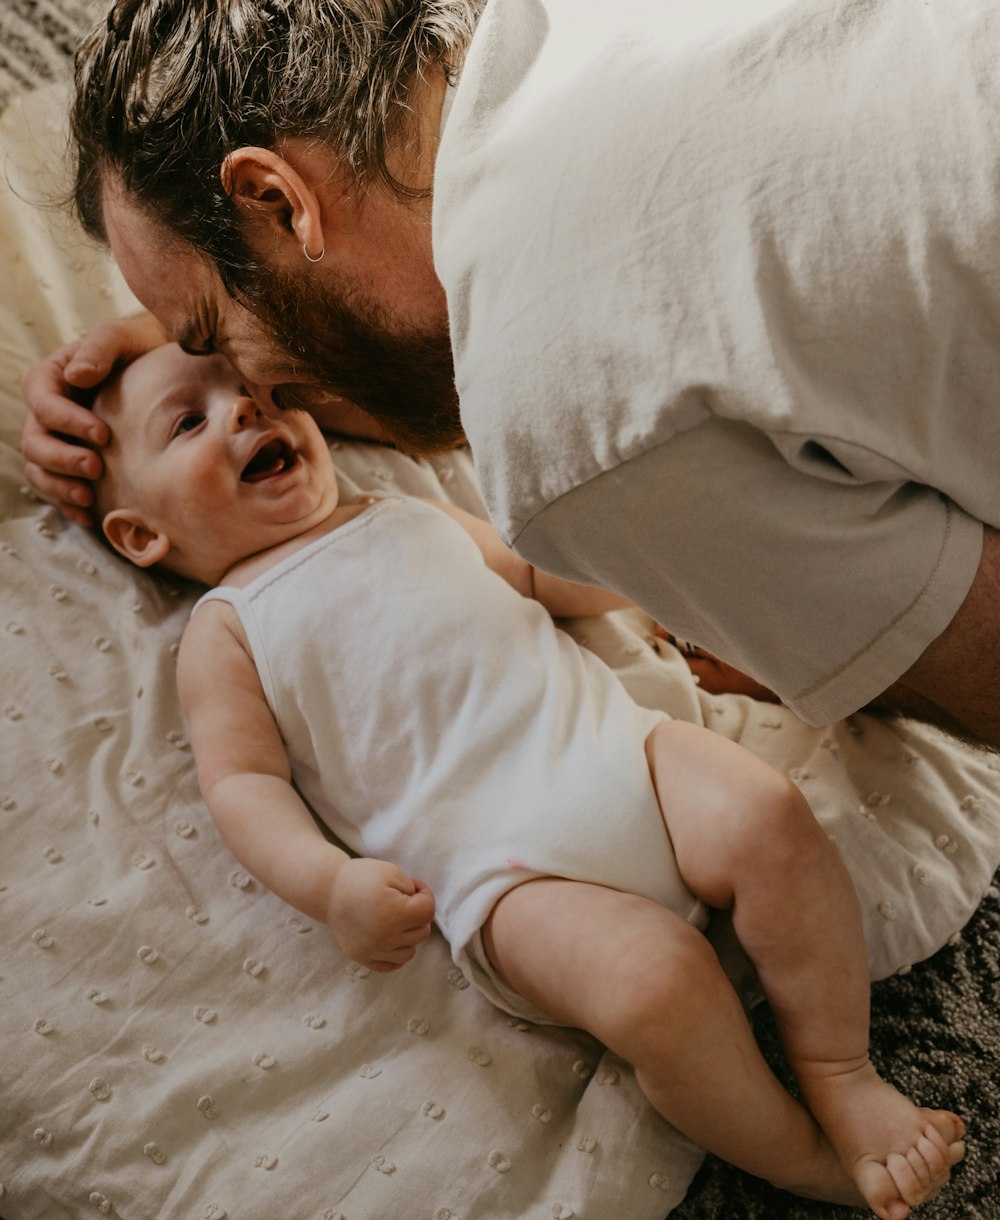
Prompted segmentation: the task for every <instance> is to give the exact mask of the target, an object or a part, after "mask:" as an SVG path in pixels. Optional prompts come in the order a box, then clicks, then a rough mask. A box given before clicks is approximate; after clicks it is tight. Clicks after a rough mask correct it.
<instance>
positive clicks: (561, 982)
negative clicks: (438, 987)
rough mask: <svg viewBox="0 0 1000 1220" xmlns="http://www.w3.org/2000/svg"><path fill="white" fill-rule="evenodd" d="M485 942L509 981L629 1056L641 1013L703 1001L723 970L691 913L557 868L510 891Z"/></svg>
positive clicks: (494, 916) (495, 965)
mask: <svg viewBox="0 0 1000 1220" xmlns="http://www.w3.org/2000/svg"><path fill="white" fill-rule="evenodd" d="M483 945H484V948H485V950H486V953H487V955H488V957H489V960H490V964H491V965H492V966H493V969H494V970H495V971H496V972H497V973H498V974H499V975H500V977H501V979H502V980H503V982H505V983H506V984H507V986H508V987H510V988H511V989H512V990H514V991H516V992H517V993H518V994H519V995H520V996H522V997H523V998H524V999H526V1000H527V1001H528V1002H529V1003H530V1004H532V1005H533V1006H534V1007H535V1008H537V1009H540V1010H541V1011H542V1012H544V1013H548V1014H549V1016H551V1017H553V1018H554V1019H555V1020H557V1021H561V1022H563V1023H564V1024H566V1025H572V1026H577V1027H579V1028H581V1029H586V1030H588V1031H589V1032H590V1033H592V1034H593V1035H594V1036H595V1037H597V1038H599V1039H600V1040H601V1041H602V1042H604V1043H606V1044H607V1045H608V1046H610V1047H612V1049H616V1050H618V1051H619V1053H622V1054H625V1055H626V1057H631V1056H630V1055H629V1053H628V1052H629V1050H631V1047H629V1046H627V1045H626V1043H627V1041H628V1040H629V1038H630V1037H631V1031H633V1030H634V1028H635V1026H636V1024H637V1023H641V1022H642V1015H641V1014H643V1013H645V1012H647V1011H652V1012H658V1013H664V1012H670V1011H675V1012H676V1011H677V1006H678V1005H687V1004H688V1003H689V1002H695V1000H696V997H697V995H698V992H699V988H698V986H697V980H698V978H699V977H701V976H702V975H703V974H705V973H706V972H708V971H712V970H714V969H717V962H716V960H715V955H714V953H713V951H712V948H711V946H710V945H709V943H708V941H707V940H706V939H705V937H704V936H703V935H702V934H701V933H700V932H699V931H698V930H697V929H696V928H695V927H693V926H692V925H691V924H690V923H688V921H687V920H686V919H684V918H683V917H682V916H680V915H677V914H675V913H674V912H673V911H670V910H668V909H667V908H666V907H663V906H661V905H660V904H659V903H657V902H653V901H651V900H650V899H648V898H642V897H640V896H638V895H636V894H629V893H623V892H622V891H620V890H613V889H610V888H608V887H606V886H602V885H592V884H589V883H585V882H580V881H569V880H565V879H562V878H557V877H543V878H540V879H537V880H534V881H528V882H525V883H524V884H523V885H519V886H517V887H516V888H515V889H512V890H509V891H508V892H507V893H506V894H504V896H503V897H502V898H501V899H500V900H499V901H498V902H497V904H496V906H495V907H494V908H493V911H492V912H491V914H490V917H489V919H488V920H487V922H486V924H485V925H484V927H483Z"/></svg>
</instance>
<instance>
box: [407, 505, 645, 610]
mask: <svg viewBox="0 0 1000 1220" xmlns="http://www.w3.org/2000/svg"><path fill="white" fill-rule="evenodd" d="M430 503H432V504H433V505H434V507H435V508H439V509H440V510H441V511H442V512H443V513H447V514H448V516H449V517H452V518H454V520H455V521H457V522H458V524H459V525H461V526H462V527H463V529H465V530H466V532H467V533H468V534H469V535H470V536H471V537H472V540H473V542H475V543H476V544H477V545H478V546H479V549H480V550H481V551H482V553H483V559H484V560H485V561H486V564H487V566H488V567H490V568H492V569H493V571H494V572H496V573H497V574H498V575H499V576H502V577H503V578H504V580H506V581H507V583H508V584H511V585H513V586H514V588H515V589H517V591H518V592H519V593H523V594H524V596H525V597H533V598H534V599H535V600H536V601H538V602H541V604H542V605H543V606H544V607H545V609H546V610H548V612H549V614H551V615H552V616H553V617H554V618H585V617H587V616H588V615H591V614H603V613H604V612H605V610H622V609H625V608H627V607H628V606H631V605H632V604H633V603H632V602H631V601H629V599H628V598H627V597H622V595H621V594H620V593H612V592H611V590H610V589H598V588H595V587H593V586H592V585H579V584H576V583H575V582H573V581H571V580H563V578H562V577H561V576H553V575H552V574H551V573H549V572H545V571H543V570H542V569H541V568H536V567H535V566H534V565H533V564H530V563H528V561H527V560H526V559H522V558H521V556H520V555H518V554H516V553H515V552H514V551H512V550H511V549H510V547H509V546H507V545H505V543H503V542H502V541H501V539H500V536H499V534H498V533H497V532H496V530H495V529H494V528H493V526H492V525H490V523H489V522H488V521H482V520H480V518H479V517H474V516H473V515H472V513H467V512H465V511H464V510H463V509H461V508H456V507H455V505H453V504H445V503H443V502H442V501H440V500H433V501H430Z"/></svg>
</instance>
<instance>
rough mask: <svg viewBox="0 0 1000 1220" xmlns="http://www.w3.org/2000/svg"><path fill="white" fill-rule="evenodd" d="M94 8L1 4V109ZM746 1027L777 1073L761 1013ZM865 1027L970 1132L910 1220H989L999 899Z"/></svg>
mask: <svg viewBox="0 0 1000 1220" xmlns="http://www.w3.org/2000/svg"><path fill="white" fill-rule="evenodd" d="M914 2H916V0H914ZM101 6H102V0H78V2H75V3H74V2H72V0H0V108H2V105H3V104H4V103H5V102H6V101H7V100H8V99H9V98H10V97H12V96H13V95H14V94H15V93H17V92H18V91H20V90H24V89H28V88H33V87H36V86H38V85H41V84H44V83H46V82H48V81H51V80H55V79H59V78H60V77H62V76H64V75H65V74H66V73H67V72H68V71H69V56H70V54H71V51H72V47H73V45H74V42H75V40H76V38H77V37H78V36H79V34H80V33H81V32H82V31H83V30H84V29H85V28H86V24H87V22H88V20H89V19H90V17H91V16H92V14H93V13H94V12H95V11H98V10H99V9H100V8H101ZM757 1025H758V1027H759V1036H760V1041H761V1045H762V1046H763V1047H764V1049H765V1052H766V1053H767V1055H768V1057H769V1059H770V1060H771V1062H772V1063H773V1064H774V1065H775V1067H776V1069H777V1070H779V1073H780V1070H781V1059H780V1055H779V1054H778V1053H777V1049H776V1043H775V1038H774V1029H773V1026H772V1024H771V1023H770V1021H769V1019H768V1014H767V1013H766V1011H765V1012H763V1013H762V1014H761V1015H760V1016H759V1017H758V1019H757ZM872 1026H873V1028H872V1040H873V1053H874V1057H875V1059H876V1062H877V1064H878V1066H879V1068H880V1070H881V1071H882V1072H883V1074H884V1075H885V1076H886V1077H887V1078H888V1079H889V1080H891V1081H892V1082H893V1083H894V1084H896V1085H897V1086H898V1087H900V1088H902V1089H903V1090H904V1091H905V1092H906V1093H908V1094H909V1095H910V1096H912V1097H914V1098H916V1099H917V1100H919V1101H920V1102H921V1103H922V1104H925V1105H931V1106H941V1107H945V1108H948V1109H952V1110H955V1111H956V1112H957V1113H959V1114H961V1115H962V1116H963V1118H964V1119H965V1120H966V1122H967V1124H968V1127H969V1141H968V1142H969V1152H968V1157H967V1159H966V1161H965V1162H964V1163H963V1164H962V1165H961V1166H960V1167H959V1169H958V1170H957V1172H956V1173H955V1175H954V1180H953V1184H952V1185H951V1187H949V1189H948V1191H947V1192H946V1193H945V1194H944V1195H942V1196H941V1198H940V1199H938V1200H936V1201H935V1202H933V1203H929V1204H927V1205H925V1206H924V1207H923V1208H921V1209H920V1210H919V1213H918V1216H919V1220H1000V1181H998V1179H1000V1066H998V1065H1000V891H998V890H997V889H996V888H994V890H993V891H992V892H991V894H990V896H989V897H988V898H987V899H986V901H985V902H984V904H983V906H982V907H981V908H980V910H979V912H978V914H977V915H976V916H975V918H974V919H973V920H972V922H971V923H970V924H969V926H968V927H967V928H966V929H965V931H964V933H963V935H962V937H961V938H960V940H959V941H958V943H957V944H955V945H954V946H951V947H949V948H947V949H944V950H942V951H941V952H940V953H938V954H937V956H936V957H934V958H933V959H932V960H931V961H929V962H925V963H923V964H922V965H919V966H917V967H915V968H914V970H913V971H912V972H911V973H910V974H908V975H906V976H904V977H899V978H893V979H890V980H888V981H886V982H884V983H880V984H878V985H876V987H875V991H874V1005H873V1022H872ZM870 1214H871V1213H867V1212H861V1211H852V1210H850V1209H847V1208H837V1207H825V1206H821V1205H819V1204H813V1203H809V1204H807V1203H805V1202H802V1201H800V1200H796V1199H793V1198H791V1197H790V1196H788V1195H784V1194H781V1193H780V1192H778V1191H775V1190H771V1189H770V1188H768V1187H767V1186H766V1185H764V1184H763V1183H761V1182H759V1181H757V1180H756V1179H753V1178H748V1177H747V1176H746V1175H745V1174H741V1173H739V1172H738V1171H736V1170H734V1169H732V1168H730V1167H729V1166H727V1165H723V1164H721V1163H719V1162H717V1161H715V1160H713V1159H709V1160H708V1161H707V1162H706V1164H705V1166H704V1168H703V1169H702V1171H701V1173H700V1174H699V1175H698V1177H697V1178H696V1180H695V1182H694V1184H693V1186H692V1189H691V1191H690V1192H689V1195H688V1198H687V1199H686V1200H685V1202H684V1203H683V1205H682V1206H681V1207H680V1208H679V1209H677V1210H675V1211H674V1212H673V1213H672V1216H671V1220H862V1217H865V1216H869V1217H870ZM162 1220H171V1218H169V1217H163V1218H162ZM287 1220H297V1218H295V1217H292V1216H291V1214H289V1216H288V1217H287ZM367 1220H376V1218H375V1217H370V1218H367ZM596 1220H628V1217H627V1216H614V1217H611V1216H609V1217H597V1218H596Z"/></svg>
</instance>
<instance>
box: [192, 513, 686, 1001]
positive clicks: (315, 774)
mask: <svg viewBox="0 0 1000 1220" xmlns="http://www.w3.org/2000/svg"><path fill="white" fill-rule="evenodd" d="M210 599H216V600H220V599H221V600H224V601H226V602H228V603H229V604H230V605H232V606H233V608H234V609H235V610H236V612H237V614H238V615H239V618H240V621H241V622H242V624H243V627H244V630H245V631H246V635H247V639H248V641H249V643H250V648H251V650H252V653H253V659H254V662H255V663H256V666H257V670H258V672H259V674H260V679H261V684H262V686H263V689H264V693H265V695H266V698H267V701H268V704H269V705H270V708H271V711H272V713H273V715H274V718H275V721H276V723H277V725H278V728H279V730H280V732H281V735H282V737H283V739H284V742H285V745H286V748H287V750H288V754H289V758H290V760H291V763H292V773H293V777H294V781H295V784H296V786H297V788H298V789H299V791H300V792H301V794H302V796H303V797H304V799H305V800H306V802H307V803H308V804H309V805H310V807H311V808H312V809H313V810H314V812H315V813H316V814H317V815H318V816H319V817H320V818H321V819H322V820H323V821H324V822H325V823H326V825H327V826H329V828H330V829H331V830H332V831H333V833H334V834H335V835H336V836H337V838H338V839H340V840H341V841H342V842H343V844H344V845H345V846H346V847H348V848H349V849H351V850H352V851H354V852H356V853H358V854H360V855H365V856H371V857H376V858H379V859H385V860H389V861H391V862H392V863H394V864H396V865H398V866H399V867H400V868H402V869H404V870H405V871H406V872H408V873H410V874H411V875H412V876H415V877H418V878H420V879H421V880H422V881H424V882H426V884H427V885H429V886H430V888H431V890H432V891H433V893H434V896H435V899H436V902H437V916H436V918H437V922H438V924H439V926H440V928H441V930H442V932H443V933H444V935H445V937H446V939H447V940H448V942H449V944H450V946H451V951H452V955H453V957H454V959H455V962H456V963H457V964H458V965H459V966H460V967H461V968H462V970H463V971H464V972H465V973H466V975H467V976H468V977H469V978H470V979H471V980H472V981H473V982H474V983H475V984H476V985H477V986H478V987H479V988H480V989H481V990H482V991H483V992H484V993H485V994H486V995H487V996H488V997H489V998H490V999H491V1000H492V1001H493V1002H494V1003H496V1004H497V1005H499V1006H500V1007H501V1008H504V1009H505V1010H506V1011H508V1012H512V1013H514V1014H515V1015H518V1016H526V1017H528V1018H529V1019H532V1020H536V1021H537V1020H544V1021H546V1022H550V1018H547V1017H545V1016H544V1015H543V1014H540V1013H539V1012H537V1010H535V1009H533V1008H531V1007H530V1006H529V1005H527V1004H526V1002H525V1001H523V1000H521V998H520V997H519V996H517V995H516V994H514V993H513V992H511V991H510V990H509V989H508V988H507V987H505V986H504V984H503V983H502V981H501V980H500V979H498V978H497V977H496V976H495V974H494V973H493V971H492V970H491V968H490V965H489V962H488V960H487V958H486V954H485V952H484V950H483V947H482V941H481V936H480V929H481V928H482V925H483V923H484V922H485V920H486V919H487V917H488V916H489V913H490V911H491V910H492V908H493V907H494V905H495V904H496V902H497V900H498V899H499V898H500V897H501V896H502V895H503V894H504V893H506V892H507V891H508V890H510V889H512V888H513V887H514V886H517V885H520V884H521V883H522V882H524V881H528V880H531V879H532V878H536V877H542V876H559V877H567V878H571V879H574V880H579V881H588V882H595V883H597V884H600V885H606V886H610V887H612V888H614V889H620V890H626V891H629V892H632V893H636V894H641V895H643V896H645V897H647V898H651V899H653V900H654V901H656V902H659V903H661V904H663V905H665V906H667V907H669V908H670V909H672V910H674V911H676V912H677V913H678V914H680V915H681V916H683V917H684V918H686V919H690V920H692V921H694V922H697V923H699V924H701V923H703V922H704V916H705V912H704V908H703V907H702V906H701V904H700V903H699V902H698V901H697V900H696V899H695V897H694V896H693V895H692V894H691V893H690V891H689V890H688V889H687V888H686V887H685V885H684V883H683V882H682V880H681V878H680V875H679V874H678V871H677V866H676V863H675V861H674V856H673V851H672V848H671V844H670V840H669V837H668V835H667V832H666V829H665V827H664V824H663V818H662V816H661V814H660V810H659V806H658V804H657V800H656V795H655V792H654V789H653V784H652V780H651V777H650V774H649V768H648V765H647V762H646V757H645V753H644V742H645V739H646V737H647V736H648V734H649V732H650V730H651V729H652V728H653V727H654V726H655V725H656V724H657V723H659V722H660V721H661V720H663V719H665V716H664V713H662V712H652V711H648V710H645V709H642V708H639V707H638V706H637V705H636V704H635V703H634V702H633V701H632V699H631V698H630V697H629V696H628V694H627V693H626V691H625V689H624V687H623V686H622V685H621V683H620V682H619V681H618V679H617V678H616V677H615V675H614V674H613V673H612V672H611V670H610V669H608V667H607V666H606V665H605V664H604V663H603V662H602V661H600V660H599V659H598V658H597V657H596V656H594V655H593V654H591V653H589V652H587V651H586V650H585V649H583V648H581V647H580V646H579V645H578V644H577V643H576V642H575V641H574V640H572V639H571V638H570V637H569V636H568V635H566V633H565V632H562V631H560V630H558V629H557V628H556V627H555V625H554V624H553V622H552V619H551V618H550V617H549V615H548V613H547V612H546V611H545V610H544V609H543V607H542V606H540V605H539V604H538V603H537V602H535V601H533V600H531V599H530V598H526V597H522V596H521V594H519V593H518V592H517V591H516V590H514V589H513V588H512V587H511V586H510V585H509V584H508V583H507V582H506V581H505V580H504V579H503V578H502V577H500V576H497V575H496V574H495V573H494V572H492V571H491V570H490V569H489V568H488V567H487V566H486V564H485V562H484V561H483V558H482V554H481V552H480V550H479V548H478V546H477V545H476V544H475V543H474V542H473V541H472V539H471V538H470V537H469V535H468V534H467V533H466V532H465V530H463V529H462V527H461V526H459V525H458V524H457V523H456V522H455V521H453V520H452V519H451V518H450V517H448V516H447V515H446V514H445V513H443V512H441V511H439V510H438V509H436V508H433V507H432V506H430V505H427V504H423V503H420V502H419V501H415V500H409V499H405V498H398V497H393V498H388V499H384V500H379V501H377V502H376V503H375V504H374V505H373V506H372V507H371V508H369V509H367V510H366V511H365V512H363V513H362V514H360V515H359V516H357V517H355V518H354V519H353V520H351V521H350V522H348V523H347V524H346V525H344V526H342V527H340V528H339V529H337V530H335V531H333V532H332V533H330V534H327V535H324V536H323V537H322V538H319V539H317V540H316V541H314V542H312V543H310V544H308V545H307V546H305V547H304V548H303V549H302V550H300V551H297V552H295V553H294V554H292V555H290V556H288V557H287V558H286V559H284V560H283V561H282V562H280V563H279V564H278V565H277V566H276V567H274V568H272V569H271V570H270V571H268V572H266V573H265V574H264V575H262V576H260V577H258V578H257V579H256V580H255V581H253V582H252V583H251V584H249V585H248V586H247V587H246V588H244V589H236V588H230V587H225V586H223V587H220V588H218V589H213V590H212V591H211V592H209V593H207V594H206V595H205V597H203V598H202V599H201V601H199V602H198V606H201V605H202V604H203V603H204V602H205V601H206V600H210ZM198 606H196V607H195V609H196V610H197V608H198Z"/></svg>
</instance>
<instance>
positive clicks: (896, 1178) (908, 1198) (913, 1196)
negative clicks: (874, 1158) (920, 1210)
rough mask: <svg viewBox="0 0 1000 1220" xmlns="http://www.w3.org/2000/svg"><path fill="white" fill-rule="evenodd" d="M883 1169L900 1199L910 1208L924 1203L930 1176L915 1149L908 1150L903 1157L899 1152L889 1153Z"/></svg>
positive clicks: (929, 1184)
mask: <svg viewBox="0 0 1000 1220" xmlns="http://www.w3.org/2000/svg"><path fill="white" fill-rule="evenodd" d="M885 1167H886V1169H887V1170H888V1171H889V1177H891V1178H892V1180H893V1182H894V1183H895V1186H896V1190H897V1191H898V1192H899V1197H900V1198H901V1199H903V1200H904V1201H905V1202H906V1203H908V1204H909V1205H910V1206H911V1207H916V1205H917V1204H918V1203H923V1202H924V1200H925V1199H926V1198H927V1195H928V1193H929V1191H930V1187H931V1175H930V1173H929V1171H928V1169H927V1166H926V1164H925V1163H924V1160H923V1158H922V1157H921V1156H920V1155H919V1154H918V1153H917V1150H916V1149H915V1148H910V1149H909V1150H908V1152H907V1153H906V1155H905V1156H904V1155H903V1154H902V1153H899V1152H890V1153H889V1155H888V1156H887V1157H886V1160H885Z"/></svg>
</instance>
